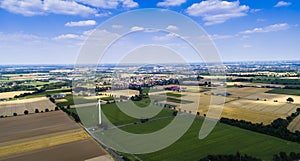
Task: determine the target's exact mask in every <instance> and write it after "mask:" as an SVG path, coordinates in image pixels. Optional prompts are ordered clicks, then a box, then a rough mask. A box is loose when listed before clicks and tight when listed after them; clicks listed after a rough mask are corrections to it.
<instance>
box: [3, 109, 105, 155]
mask: <svg viewBox="0 0 300 161" xmlns="http://www.w3.org/2000/svg"><path fill="white" fill-rule="evenodd" d="M0 139H1V140H0V160H24V159H25V160H63V161H68V160H70V159H71V160H86V159H91V158H95V157H98V156H103V155H106V154H107V153H106V152H105V151H104V150H103V149H101V147H100V146H99V145H98V144H97V143H96V142H95V141H94V140H93V139H91V138H90V136H89V135H88V134H87V133H86V132H85V131H84V130H82V128H81V127H80V126H79V125H78V124H76V123H75V122H73V120H71V119H70V118H69V117H68V116H67V115H66V114H65V113H63V112H61V111H55V112H47V113H39V114H31V115H28V116H18V117H10V118H5V119H1V120H0ZM84 147H86V148H87V149H88V150H85V149H82V148H84ZM46 156H48V158H46V159H45V157H46Z"/></svg>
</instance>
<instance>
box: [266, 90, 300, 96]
mask: <svg viewBox="0 0 300 161" xmlns="http://www.w3.org/2000/svg"><path fill="white" fill-rule="evenodd" d="M266 93H274V94H286V95H295V96H300V90H298V89H272V90H270V91H267V92H266Z"/></svg>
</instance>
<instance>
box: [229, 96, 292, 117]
mask: <svg viewBox="0 0 300 161" xmlns="http://www.w3.org/2000/svg"><path fill="white" fill-rule="evenodd" d="M225 106H227V107H231V108H238V109H246V110H251V111H257V112H261V113H269V114H275V115H280V116H282V117H286V116H288V115H290V114H292V113H294V112H295V111H296V109H297V105H296V104H292V103H281V102H272V101H262V100H259V101H257V100H247V99H239V100H236V101H232V102H229V103H226V104H225Z"/></svg>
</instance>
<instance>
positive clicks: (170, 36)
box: [153, 33, 180, 41]
mask: <svg viewBox="0 0 300 161" xmlns="http://www.w3.org/2000/svg"><path fill="white" fill-rule="evenodd" d="M177 37H180V36H179V35H177V34H175V33H168V34H166V35H164V36H154V37H153V40H154V41H170V40H172V39H174V38H177Z"/></svg>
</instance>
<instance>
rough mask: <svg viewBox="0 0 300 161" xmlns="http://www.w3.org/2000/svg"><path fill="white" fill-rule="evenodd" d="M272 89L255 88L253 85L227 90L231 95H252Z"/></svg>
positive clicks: (241, 96)
mask: <svg viewBox="0 0 300 161" xmlns="http://www.w3.org/2000/svg"><path fill="white" fill-rule="evenodd" d="M268 90H270V89H267V88H253V87H245V88H237V87H233V88H227V89H226V91H227V92H228V93H229V94H230V96H229V97H240V98H243V97H247V96H250V95H254V94H257V93H264V92H266V91H268Z"/></svg>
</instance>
